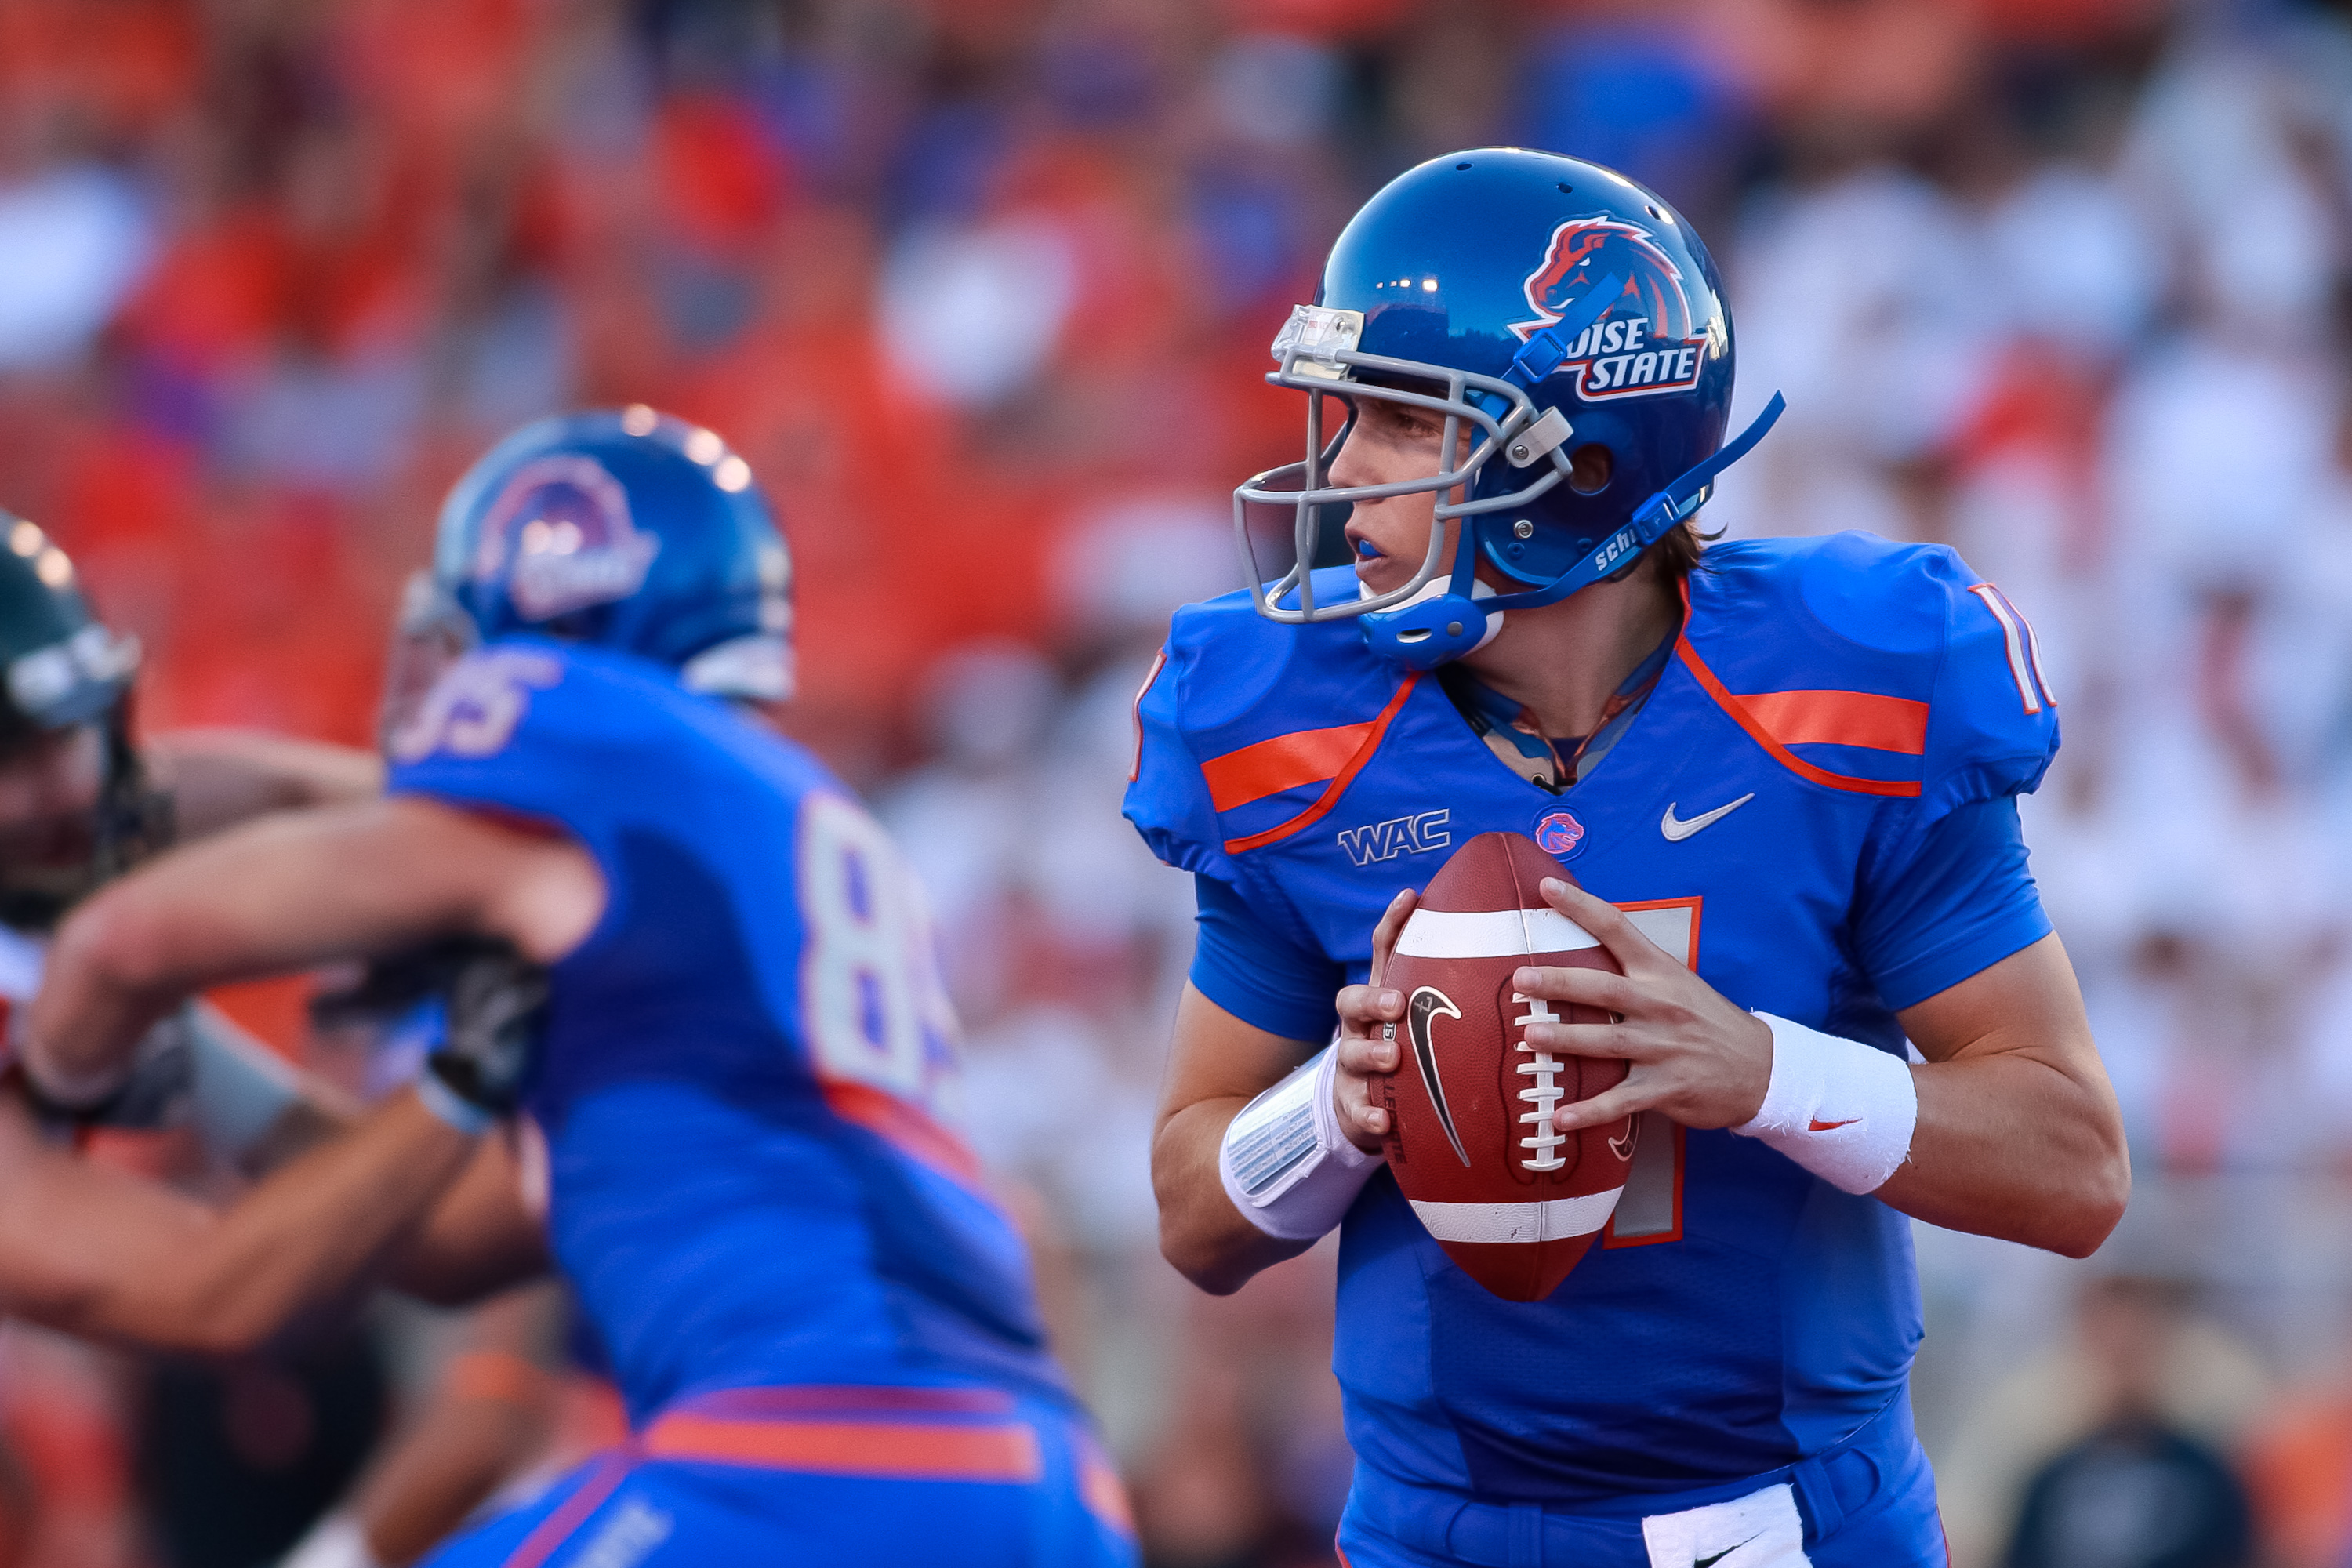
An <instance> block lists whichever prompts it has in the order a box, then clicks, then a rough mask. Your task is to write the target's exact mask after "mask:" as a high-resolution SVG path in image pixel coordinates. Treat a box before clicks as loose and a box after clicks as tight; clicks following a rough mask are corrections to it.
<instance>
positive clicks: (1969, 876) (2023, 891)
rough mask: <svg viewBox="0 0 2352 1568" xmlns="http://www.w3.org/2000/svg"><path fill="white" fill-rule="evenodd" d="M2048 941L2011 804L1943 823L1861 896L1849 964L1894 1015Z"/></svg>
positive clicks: (1973, 808)
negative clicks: (1856, 963)
mask: <svg viewBox="0 0 2352 1568" xmlns="http://www.w3.org/2000/svg"><path fill="white" fill-rule="evenodd" d="M2049 934H2050V917H2049V916H2048V915H2046V914H2044V913H2043V912H2042V895H2041V893H2040V891H2039V889H2036V888H2035V886H2034V882H2033V873H2032V871H2031V870H2029V869H2028V868H2027V866H2026V856H2025V837H2024V835H2023V834H2022V832H2021V831H2020V829H2019V826H2018V821H2017V798H2016V796H2014V795H2001V796H2000V797H1998V798H1997V799H1993V800H1979V801H1971V802H1969V804H1968V805H1963V806H1960V807H1958V809H1956V810H1953V811H1950V812H1948V813H1946V814H1945V816H1943V817H1942V818H1941V819H1940V820H1938V821H1937V823H1936V825H1935V826H1933V827H1931V828H1929V829H1928V830H1927V834H1926V836H1925V837H1923V839H1922V840H1921V842H1920V844H1919V847H1918V850H1917V852H1916V854H1915V855H1914V856H1913V857H1912V858H1911V859H1910V860H1909V861H1908V862H1907V863H1906V864H1905V865H1904V866H1903V867H1902V868H1901V869H1900V871H1899V873H1897V874H1896V875H1894V876H1889V877H1885V878H1881V879H1878V881H1877V886H1875V887H1874V888H1866V889H1865V891H1864V896H1863V898H1862V900H1860V902H1859V903H1858V905H1857V907H1856V910H1855V917H1854V925H1853V942H1854V950H1855V954H1856V956H1857V957H1858V958H1859V959H1860V960H1861V962H1862V967H1863V968H1864V970H1865V971H1866V972H1867V973H1869V975H1870V977H1871V982H1872V984H1873V985H1874V987H1875V988H1876V990H1877V992H1878V995H1879V999H1880V1000H1881V1001H1883V1002H1885V1004H1886V1005H1887V1006H1888V1007H1890V1008H1892V1009H1894V1010H1895V1011H1896V1012H1901V1011H1902V1010H1903V1009H1904V1008H1906V1007H1908V1006H1911V1005H1914V1004H1916V1003H1919V1002H1924V1001H1926V1000H1927V998H1928V997H1930V996H1933V995H1935V994H1937V992H1939V991H1944V990H1947V989H1948V988H1950V987H1951V986H1954V985H1957V984H1959V983H1960V982H1961V981H1963V980H1966V979H1968V978H1969V976H1970V975H1972V974H1976V973H1980V972H1981V971H1983V970H1986V969H1990V968H1991V967H1992V966H1993V965H1994V964H1996V963H2000V961H2001V960H2002V959H2004V958H2007V957H2008V956H2009V955H2010V954H2011V953H2012V952H2018V951H2019V950H2021V949H2022V948H2027V947H2031V946H2032V945H2033V944H2034V943H2035V942H2040V941H2041V940H2042V938H2043V937H2045V936H2048V935H2049Z"/></svg>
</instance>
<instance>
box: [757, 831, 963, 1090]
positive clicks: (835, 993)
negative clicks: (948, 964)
mask: <svg viewBox="0 0 2352 1568" xmlns="http://www.w3.org/2000/svg"><path fill="white" fill-rule="evenodd" d="M796 859H797V863H798V868H799V881H800V889H799V891H800V907H801V914H802V917H803V920H804V921H806V922H807V938H806V947H805V949H804V951H803V954H802V958H801V1013H802V1017H803V1023H804V1025H805V1026H806V1029H807V1034H808V1041H809V1048H810V1051H811V1053H812V1055H813V1056H814V1059H815V1067H816V1070H817V1073H818V1075H819V1076H820V1077H823V1078H829V1079H844V1080H847V1081H849V1082H853V1083H860V1084H865V1085H867V1086H869V1087H871V1088H874V1089H881V1090H884V1091H885V1092H887V1093H889V1094H892V1095H895V1096H897V1097H898V1098H899V1099H901V1100H909V1101H911V1102H913V1103H914V1104H916V1105H919V1106H920V1107H922V1108H923V1109H924V1110H927V1111H929V1112H930V1113H931V1114H933V1115H934V1116H937V1117H940V1118H941V1119H943V1120H944V1119H948V1118H951V1117H952V1115H953V1114H954V1112H955V1110H956V1109H957V1108H956V1107H955V1105H954V1104H953V1100H954V1089H955V1083H956V1059H955V1040H956V1034H957V1029H956V1019H955V1010H954V1007H953V1006H952V1005H951V1004H950V1002H949V1000H948V996H947V991H946V988H945V987H944V986H943V985H942V984H940V973H939V964H938V961H937V958H936V955H935V952H934V949H933V947H932V933H931V922H930V914H929V909H928V908H927V906H926V905H925V903H924V900H923V895H922V889H921V886H920V885H919V883H918V882H916V880H915V879H914V877H913V875H912V874H911V873H910V872H909V871H908V868H907V866H906V863H905V861H904V860H903V859H901V858H900V857H899V854H898V847H897V846H896V845H894V844H892V843H891V842H890V839H889V836H888V835H887V834H885V833H884V832H883V831H882V828H881V826H879V825H878V824H877V823H876V822H875V820H874V819H873V818H872V817H870V816H866V813H865V812H863V811H861V810H860V809H858V808H857V807H856V805H851V804H850V803H849V802H847V801H845V800H842V799H839V798H837V797H835V796H832V795H813V796H810V797H809V798H808V799H807V800H806V801H805V802H803V805H802V808H801V824H800V847H799V854H798V856H797V857H796Z"/></svg>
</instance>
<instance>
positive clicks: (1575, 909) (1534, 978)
mask: <svg viewBox="0 0 2352 1568" xmlns="http://www.w3.org/2000/svg"><path fill="white" fill-rule="evenodd" d="M1542 891H1543V896H1544V901H1545V902H1547V903H1549V904H1550V905H1551V907H1552V908H1553V909H1556V910H1559V912H1560V913H1561V914H1564V915H1566V916H1567V917H1568V918H1569V919H1570V920H1572V921H1575V922H1576V923H1577V924H1578V925H1580V926H1582V927H1583V928H1584V929H1585V930H1586V931H1590V932H1591V933H1592V935H1593V936H1594V937H1596V938H1597V939H1599V941H1600V942H1601V945H1602V946H1603V947H1605V948H1607V949H1608V950H1609V953H1610V956H1611V957H1612V958H1614V959H1616V961H1617V964H1618V967H1619V968H1621V969H1622V970H1623V971H1624V973H1622V974H1611V973H1608V972H1607V971H1605V970H1600V969H1544V968H1535V967H1529V968H1526V969H1522V970H1520V971H1519V972H1518V973H1517V976H1516V977H1515V978H1514V980H1513V982H1512V984H1515V985H1516V986H1517V988H1518V989H1519V990H1520V991H1521V992H1523V993H1525V994H1528V995H1529V996H1542V997H1546V998H1548V999H1549V1000H1551V1001H1554V1002H1574V1003H1578V1004H1580V1005H1583V1006H1587V1007H1598V1008H1601V1009H1603V1010H1604V1011H1607V1012H1610V1013H1612V1014H1615V1015H1616V1016H1617V1018H1618V1021H1617V1022H1616V1023H1613V1024H1530V1025H1528V1031H1527V1040H1528V1044H1529V1045H1531V1046H1536V1047H1549V1048H1550V1049H1552V1050H1556V1051H1560V1052H1564V1053H1566V1054H1568V1055H1570V1056H1579V1057H1616V1058H1622V1059H1623V1060H1625V1061H1626V1062H1628V1063H1630V1064H1631V1066H1630V1068H1629V1070H1628V1071H1627V1072H1626V1074H1625V1077H1624V1079H1623V1080H1622V1081H1621V1082H1620V1083H1619V1084H1618V1085H1617V1086H1616V1087H1615V1088H1614V1089H1606V1090H1604V1091H1602V1092H1601V1093H1600V1094H1597V1095H1594V1096H1593V1097H1592V1098H1591V1100H1580V1101H1578V1102H1577V1103H1575V1104H1573V1105H1563V1106H1561V1107H1560V1108H1559V1110H1557V1111H1555V1112H1554V1113H1553V1117H1552V1120H1553V1124H1554V1125H1555V1126H1557V1127H1559V1130H1560V1131H1563V1132H1573V1131H1577V1130H1578V1129H1580V1128H1583V1127H1593V1126H1598V1125H1601V1124H1602V1123H1605V1122H1610V1121H1616V1120H1617V1119H1618V1118H1619V1117H1621V1116H1624V1115H1627V1114H1630V1113H1631V1112H1633V1111H1637V1110H1662V1111H1664V1112H1665V1113H1666V1115H1668V1116H1669V1117H1672V1118H1673V1119H1674V1120H1675V1121H1679V1122H1681V1123H1682V1124H1683V1125H1684V1126H1685V1127H1737V1126H1738V1125H1739V1124H1740V1123H1741V1122H1743V1121H1748V1120H1749V1119H1750V1118H1752V1117H1753V1116H1755V1114H1756V1113H1757V1111H1758V1110H1759V1109H1761V1108H1762V1106H1763V1104H1764V1091H1765V1089H1766V1088H1767V1087H1769V1084H1770V1083H1771V1081H1772V1030H1771V1028H1770V1026H1769V1025H1767V1024H1766V1023H1765V1022H1764V1021H1763V1020H1762V1019H1761V1018H1759V1017H1757V1016H1755V1015H1754V1014H1752V1013H1748V1012H1743V1011H1742V1010H1741V1009H1739V1008H1738V1007H1737V1006H1735V1005H1732V1004H1731V1003H1730V1002H1729V1001H1728V1000H1727V999H1726V998H1725V997H1724V996H1723V994H1721V993H1720V992H1718V991H1717V990H1716V989H1715V987H1714V986H1712V985H1709V984H1707V983H1706V981H1704V980H1701V979H1700V978H1699V977H1698V976H1697V975H1696V973H1693V972H1692V971H1691V969H1690V967H1689V966H1688V965H1687V964H1685V963H1681V962H1679V961H1678V960H1676V959H1675V958H1674V957H1673V956H1672V955H1671V954H1669V953H1668V952H1666V951H1665V950H1664V949H1663V948H1661V947H1659V946H1658V944H1657V943H1655V942H1652V941H1651V940H1650V939H1649V938H1648V937H1646V936H1643V934H1642V933H1641V931H1639V930H1638V929H1636V928H1635V926H1634V924H1633V921H1629V920H1627V919H1626V918H1625V916H1624V913H1623V911H1622V910H1619V909H1618V908H1617V907H1616V906H1615V905H1614V904H1612V903H1609V902H1607V901H1606V900H1601V899H1597V898H1595V897H1593V896H1592V895H1591V893H1588V892H1586V891H1585V890H1584V889H1581V888H1579V887H1575V886H1572V885H1570V883H1568V882H1566V881H1563V880H1561V879H1559V878H1556V877H1548V878H1546V879H1544V882H1543V887H1542Z"/></svg>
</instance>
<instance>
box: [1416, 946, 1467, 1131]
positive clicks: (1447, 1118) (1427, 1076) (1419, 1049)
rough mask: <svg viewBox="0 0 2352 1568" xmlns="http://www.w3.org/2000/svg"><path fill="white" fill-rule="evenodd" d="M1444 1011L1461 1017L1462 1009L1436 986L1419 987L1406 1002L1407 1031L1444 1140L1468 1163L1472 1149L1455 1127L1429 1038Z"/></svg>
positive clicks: (1449, 1014) (1450, 1016) (1434, 1051)
mask: <svg viewBox="0 0 2352 1568" xmlns="http://www.w3.org/2000/svg"><path fill="white" fill-rule="evenodd" d="M1441 1014H1442V1015H1443V1016H1445V1017H1448V1018H1459V1017H1460V1016H1462V1009H1461V1008H1459V1007H1456V1006H1455V1005H1454V999H1453V998H1452V997H1451V996H1448V995H1447V994H1445V993H1444V992H1443V991H1440V990H1439V989H1438V988H1437V987H1436V986H1434V985H1423V986H1422V987H1420V988H1419V989H1418V990H1416V991H1414V992H1413V994H1412V1000H1411V1001H1410V1002H1408V1003H1406V1004H1405V1033H1407V1034H1409V1035H1411V1036H1412V1059H1413V1060H1414V1061H1416V1062H1418V1063H1420V1064H1421V1081H1422V1082H1423V1083H1425V1084H1427V1085H1428V1086H1429V1103H1430V1104H1432V1105H1433V1106H1435V1107H1436V1108H1437V1124H1438V1125H1439V1126H1440V1127H1443V1128H1444V1129H1445V1141H1446V1142H1448V1143H1451V1144H1453V1145H1454V1153H1455V1154H1456V1155H1458V1156H1459V1157H1460V1158H1461V1161H1462V1163H1464V1164H1465V1165H1467V1164H1468V1163H1470V1152H1469V1151H1468V1150H1466V1149H1465V1148H1463V1147H1462V1134H1460V1133H1459V1132H1456V1131H1454V1112H1453V1110H1451V1109H1449V1108H1448V1107H1447V1105H1446V1103H1445V1081H1444V1079H1441V1078H1439V1077H1438V1076H1437V1052H1436V1050H1435V1048H1434V1047H1433V1046H1432V1045H1431V1044H1430V1039H1429V1021H1430V1019H1431V1018H1432V1017H1433V1016H1438V1015H1441Z"/></svg>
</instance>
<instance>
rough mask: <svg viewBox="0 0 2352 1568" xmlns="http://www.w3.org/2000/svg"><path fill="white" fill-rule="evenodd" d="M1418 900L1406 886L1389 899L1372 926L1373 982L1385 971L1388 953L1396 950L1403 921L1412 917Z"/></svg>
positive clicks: (1378, 980)
mask: <svg viewBox="0 0 2352 1568" xmlns="http://www.w3.org/2000/svg"><path fill="white" fill-rule="evenodd" d="M1419 901H1420V900H1418V899H1416V898H1415V897H1414V896H1413V890H1412V889H1411V888H1407V889H1404V890H1403V891H1402V892H1401V893H1399V894H1398V895H1397V896H1396V897H1395V898H1393V899H1391V900H1389V907H1388V908H1387V909H1386V910H1382V911H1381V923H1380V924H1379V925H1377V926H1374V927H1373V928H1372V975H1371V978H1372V984H1375V985H1377V984H1380V980H1381V974H1383V973H1386V972H1387V969H1388V966H1389V955H1390V954H1391V952H1395V951H1396V944H1397V938H1398V937H1399V936H1400V935H1402V933H1403V931H1404V922H1405V921H1408V920H1411V919H1412V910H1413V906H1414V904H1416V903H1418V902H1419Z"/></svg>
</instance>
